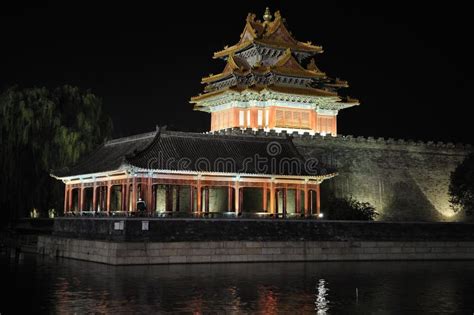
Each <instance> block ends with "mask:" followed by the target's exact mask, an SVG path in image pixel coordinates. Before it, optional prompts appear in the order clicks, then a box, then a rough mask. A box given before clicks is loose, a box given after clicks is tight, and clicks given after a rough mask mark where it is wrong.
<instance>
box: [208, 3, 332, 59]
mask: <svg viewBox="0 0 474 315" xmlns="http://www.w3.org/2000/svg"><path fill="white" fill-rule="evenodd" d="M271 18H272V17H271V14H270V12H269V11H268V10H267V11H266V12H265V16H264V21H263V22H262V21H260V20H256V16H255V14H253V13H249V15H248V16H247V20H246V23H245V27H244V31H243V32H242V34H241V35H240V41H239V42H238V43H237V44H235V45H232V46H230V47H228V46H226V47H225V48H224V49H223V50H221V51H218V52H216V53H214V58H220V57H225V56H228V55H230V54H232V53H235V52H238V51H241V50H243V49H245V48H247V47H249V46H251V45H253V44H257V45H262V46H267V47H273V48H279V49H282V48H283V49H287V48H291V49H292V50H294V51H300V52H307V53H310V54H312V55H314V54H317V53H322V52H323V49H322V47H321V46H316V45H313V44H312V43H311V42H306V43H305V42H300V41H297V40H296V39H294V38H293V36H292V35H291V32H290V31H288V29H287V28H286V26H285V23H284V19H283V18H282V17H281V15H280V12H279V11H277V12H275V18H274V19H273V20H271Z"/></svg>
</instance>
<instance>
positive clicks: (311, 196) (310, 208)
mask: <svg viewBox="0 0 474 315" xmlns="http://www.w3.org/2000/svg"><path fill="white" fill-rule="evenodd" d="M313 210H314V209H313V191H312V190H309V214H310V215H311V214H313Z"/></svg>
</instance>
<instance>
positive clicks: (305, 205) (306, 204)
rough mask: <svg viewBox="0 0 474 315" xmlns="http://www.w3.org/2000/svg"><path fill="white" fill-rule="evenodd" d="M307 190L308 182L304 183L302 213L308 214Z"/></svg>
mask: <svg viewBox="0 0 474 315" xmlns="http://www.w3.org/2000/svg"><path fill="white" fill-rule="evenodd" d="M308 194H309V191H308V184H306V183H305V184H304V215H305V216H308V214H309V206H308V199H309V196H308Z"/></svg>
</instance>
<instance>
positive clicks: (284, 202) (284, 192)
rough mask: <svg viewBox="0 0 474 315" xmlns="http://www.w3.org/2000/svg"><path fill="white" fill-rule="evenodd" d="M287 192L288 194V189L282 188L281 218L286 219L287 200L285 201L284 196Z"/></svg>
mask: <svg viewBox="0 0 474 315" xmlns="http://www.w3.org/2000/svg"><path fill="white" fill-rule="evenodd" d="M287 192H288V189H287V188H286V187H285V188H283V207H282V208H283V209H282V210H283V217H286V200H287V199H286V197H287V196H286V194H287Z"/></svg>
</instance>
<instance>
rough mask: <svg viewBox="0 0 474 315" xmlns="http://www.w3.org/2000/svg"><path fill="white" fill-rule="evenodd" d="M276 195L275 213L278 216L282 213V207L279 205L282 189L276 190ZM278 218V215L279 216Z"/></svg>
mask: <svg viewBox="0 0 474 315" xmlns="http://www.w3.org/2000/svg"><path fill="white" fill-rule="evenodd" d="M275 194H276V202H275V213H276V214H278V212H279V211H280V209H279V208H280V206H279V205H278V204H279V202H280V189H275ZM277 217H278V215H277Z"/></svg>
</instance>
